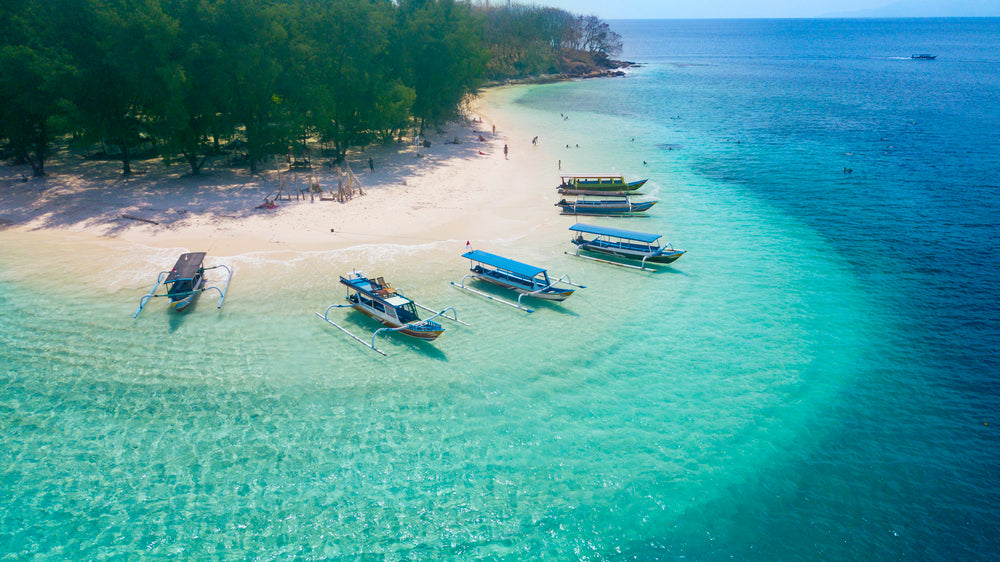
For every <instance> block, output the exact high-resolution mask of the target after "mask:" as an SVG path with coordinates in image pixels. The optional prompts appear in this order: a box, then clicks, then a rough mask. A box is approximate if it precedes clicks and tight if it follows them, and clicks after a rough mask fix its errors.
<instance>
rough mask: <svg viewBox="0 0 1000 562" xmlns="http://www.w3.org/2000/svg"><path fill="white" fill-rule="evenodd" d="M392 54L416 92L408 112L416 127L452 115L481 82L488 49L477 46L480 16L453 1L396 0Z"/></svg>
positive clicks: (433, 122)
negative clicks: (417, 123) (396, 23)
mask: <svg viewBox="0 0 1000 562" xmlns="http://www.w3.org/2000/svg"><path fill="white" fill-rule="evenodd" d="M399 22H400V24H399V38H398V40H397V41H396V44H395V46H394V47H395V57H396V59H397V60H398V61H399V62H400V63H401V64H402V67H401V69H400V75H401V76H403V77H404V82H405V83H406V84H407V85H408V86H410V87H412V88H413V90H414V93H415V94H416V97H415V99H414V102H413V114H414V116H415V117H416V118H418V119H420V123H421V127H420V128H421V130H423V128H424V126H425V125H426V124H427V123H430V124H438V123H441V122H443V121H445V120H447V119H449V118H453V117H455V116H456V115H457V112H458V108H459V105H460V103H461V101H462V99H463V98H464V97H465V96H467V95H470V94H472V93H474V92H475V91H476V90H477V89H478V88H479V87H480V86H481V85H482V80H483V74H484V71H485V68H486V62H487V61H488V60H489V52H488V51H486V49H484V48H483V47H482V42H481V40H480V38H481V33H479V29H480V28H479V26H480V25H481V20H480V19H479V18H477V17H476V16H475V14H474V13H473V11H472V8H471V7H470V6H469V5H468V4H459V3H456V2H455V1H454V0H401V1H400V3H399Z"/></svg>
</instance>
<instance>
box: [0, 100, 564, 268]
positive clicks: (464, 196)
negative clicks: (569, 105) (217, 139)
mask: <svg viewBox="0 0 1000 562" xmlns="http://www.w3.org/2000/svg"><path fill="white" fill-rule="evenodd" d="M502 90H503V89H500V90H493V91H489V92H486V93H485V94H483V95H482V96H481V97H480V98H479V99H478V100H477V101H476V103H475V104H474V105H473V108H472V112H473V113H472V115H470V116H469V117H470V121H469V122H468V123H466V124H459V123H450V124H448V125H446V126H445V127H443V128H442V129H441V130H440V131H428V134H427V135H426V137H425V138H426V139H427V140H429V141H431V146H430V147H429V148H425V147H423V146H418V145H415V144H414V143H413V142H412V139H411V140H410V141H409V142H407V143H405V144H399V143H397V144H392V145H389V146H378V145H375V146H371V147H368V148H366V149H364V150H360V151H358V150H356V151H352V152H351V153H350V154H349V155H348V164H349V165H350V167H351V169H352V170H353V172H354V173H355V174H356V176H357V177H358V179H359V180H360V182H361V187H362V189H363V190H364V193H365V195H363V196H355V197H353V198H352V199H351V200H349V201H347V202H338V201H336V200H322V199H321V196H322V197H323V198H329V197H330V195H331V191H333V192H335V191H336V190H337V187H338V178H339V175H338V173H337V171H336V170H335V169H333V168H330V167H329V166H326V165H324V164H323V163H322V162H321V161H320V159H319V158H317V157H315V156H314V157H313V160H312V169H311V170H305V171H302V170H299V171H290V170H289V169H288V168H289V166H288V164H287V163H285V162H284V161H283V160H282V161H280V162H268V163H266V164H265V166H264V169H263V170H262V171H261V172H260V173H258V174H257V175H251V174H250V173H249V171H247V169H246V168H245V167H240V168H230V167H227V166H226V165H225V160H224V157H223V159H222V160H221V161H217V162H213V163H211V164H210V165H209V166H206V168H205V170H204V173H203V174H202V175H201V176H192V175H191V174H190V168H189V167H188V166H187V165H186V164H184V163H182V162H178V163H175V164H173V165H171V166H166V165H164V163H163V162H162V161H161V160H159V159H156V160H149V161H140V162H136V163H134V164H133V169H137V170H140V173H137V174H135V175H134V176H132V177H131V178H123V177H122V176H121V173H120V170H121V163H120V162H119V161H114V160H101V161H91V160H84V159H83V158H82V157H79V156H71V155H66V154H61V155H57V157H55V158H53V159H52V161H51V162H50V164H49V165H48V166H47V172H48V177H46V178H41V179H35V178H30V177H29V178H27V181H24V180H23V179H22V175H30V172H29V170H28V169H27V167H23V169H22V168H17V167H4V168H2V169H0V170H2V175H0V185H2V189H0V226H2V228H0V244H2V245H3V246H5V247H7V248H8V249H10V251H17V252H18V253H20V254H24V253H30V252H40V253H44V251H45V249H46V248H52V247H63V246H66V245H67V244H70V242H71V241H72V244H73V245H74V247H77V248H81V249H82V250H81V251H74V252H62V253H61V254H60V258H59V259H60V260H74V259H80V260H84V259H86V260H93V259H112V257H111V256H106V255H103V254H105V253H107V252H112V253H113V254H114V255H119V256H120V255H121V253H122V252H128V253H130V254H133V255H136V256H138V257H140V258H141V257H142V256H143V255H144V254H146V255H149V256H150V259H159V260H162V259H163V258H162V257H161V256H162V255H163V253H164V252H163V250H167V249H170V250H177V251H205V252H208V253H209V255H210V256H212V257H215V258H225V257H231V256H238V255H245V254H255V253H261V252H269V253H277V254H279V255H280V254H284V253H286V252H292V253H296V252H322V251H327V250H344V249H349V248H352V247H357V246H368V245H379V244H391V245H398V246H423V245H428V244H434V243H439V242H443V241H454V242H456V243H457V244H458V246H457V247H458V248H463V247H464V244H465V241H466V240H470V241H472V242H473V244H474V245H475V244H476V243H477V242H483V241H493V240H500V239H510V238H512V237H517V236H521V235H523V234H525V233H526V232H528V231H529V230H531V229H532V228H535V227H538V226H539V225H545V224H549V225H557V224H561V223H560V222H559V215H558V213H557V212H556V210H555V209H554V208H553V207H552V204H553V203H554V197H555V192H554V189H551V187H554V186H555V183H556V182H557V181H558V170H557V169H556V166H555V165H554V164H555V162H556V160H555V159H554V158H553V157H551V156H550V155H548V154H547V153H546V151H545V150H544V149H541V148H536V147H533V146H532V143H531V139H532V136H533V135H531V134H529V133H527V132H521V131H516V130H512V129H510V128H508V127H507V126H505V123H504V122H503V118H502V115H497V114H496V104H494V103H493V101H494V98H495V97H496V96H497V92H498V91H502ZM473 119H474V120H475V121H472V120H473ZM494 125H496V133H495V134H494V133H493V129H492V128H493V126H494ZM480 137H482V138H484V139H485V141H480V140H478V139H479V138H480ZM455 139H458V144H454V140H455ZM421 140H422V139H421ZM449 141H451V142H449ZM505 144H506V145H509V146H510V148H511V150H510V155H509V159H505V157H504V150H503V148H504V145H505ZM368 158H371V159H372V160H373V162H374V165H375V172H374V173H371V172H370V170H369V169H368ZM313 182H315V183H318V184H319V185H320V186H321V187H322V188H323V190H324V192H323V193H322V194H320V193H309V192H308V191H309V186H310V185H311V184H312V183H313ZM279 186H281V187H282V188H283V190H284V193H286V194H287V193H288V192H291V193H292V195H291V197H290V199H289V198H287V197H283V198H282V199H281V200H279V201H276V203H277V207H275V208H273V209H262V208H259V206H260V205H261V204H262V203H263V202H264V200H265V197H268V196H271V197H272V198H273V197H274V194H275V192H276V191H277V190H278V188H279ZM298 190H302V193H301V195H299V194H298ZM154 223H155V224H154ZM455 247H456V246H453V245H449V249H450V250H452V253H453V251H454V249H455ZM152 256H156V257H155V258H154V257H152ZM276 257H278V256H276ZM142 261H144V260H142ZM167 261H169V260H167ZM169 265H170V264H167V263H163V264H162V266H163V267H167V266H169ZM154 269H155V268H154ZM338 273H339V272H338ZM151 275H155V272H154V273H152V274H151Z"/></svg>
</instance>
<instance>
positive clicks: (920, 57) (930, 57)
mask: <svg viewBox="0 0 1000 562" xmlns="http://www.w3.org/2000/svg"><path fill="white" fill-rule="evenodd" d="M910 58H911V59H914V60H934V59H936V58H937V55H928V54H926V53H922V54H916V55H910Z"/></svg>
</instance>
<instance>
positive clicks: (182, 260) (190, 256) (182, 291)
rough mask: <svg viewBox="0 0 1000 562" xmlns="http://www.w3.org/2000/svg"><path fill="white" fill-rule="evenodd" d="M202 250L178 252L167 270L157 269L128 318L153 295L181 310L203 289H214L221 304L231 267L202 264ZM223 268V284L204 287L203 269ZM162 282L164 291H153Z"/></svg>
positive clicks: (223, 299) (134, 316)
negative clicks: (151, 283) (143, 294)
mask: <svg viewBox="0 0 1000 562" xmlns="http://www.w3.org/2000/svg"><path fill="white" fill-rule="evenodd" d="M204 262H205V252H192V253H187V254H181V256H180V257H179V258H177V263H175V264H174V267H173V268H172V269H171V270H170V271H161V272H160V274H159V275H158V276H157V278H156V284H154V285H153V288H152V289H150V291H149V293H148V294H146V295H145V296H143V297H142V298H141V299H139V309H138V310H136V311H135V314H133V315H132V318H136V317H138V316H139V313H140V312H142V309H143V308H145V306H146V303H147V302H149V299H152V298H156V297H167V298H169V299H170V307H171V308H173V309H174V310H183V309H184V308H186V307H187V306H188V305H189V304H191V303H192V302H194V300H195V299H196V298H197V297H198V295H200V294H201V293H203V292H205V291H216V292H218V293H219V306H218V308H222V303H223V301H225V299H226V289H228V288H229V281H230V279H232V277H233V270H232V269H230V268H229V266H226V265H216V266H212V267H205V266H204ZM220 267H221V268H223V269H225V270H226V273H227V275H226V284H225V285H224V286H223V287H222V288H221V289H220V288H218V287H206V286H205V272H206V271H209V270H212V269H216V268H220ZM160 285H164V286H166V287H167V292H166V293H165V294H161V295H157V294H155V293H156V289H158V288H159V287H160Z"/></svg>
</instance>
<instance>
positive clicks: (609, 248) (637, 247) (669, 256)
mask: <svg viewBox="0 0 1000 562" xmlns="http://www.w3.org/2000/svg"><path fill="white" fill-rule="evenodd" d="M569 229H570V230H571V231H573V232H576V233H577V235H576V236H574V237H573V240H572V242H573V244H576V254H570V255H576V256H577V257H581V258H586V259H590V260H594V261H600V262H604V263H610V264H614V265H622V266H626V267H636V266H634V265H628V264H623V263H618V262H613V261H608V260H602V259H597V258H592V257H588V256H581V255H580V250H584V251H587V252H594V253H598V254H605V255H609V256H614V257H616V258H621V259H626V260H634V261H639V262H641V265H640V266H639V267H636V268H637V269H643V270H650V268H647V267H646V263H647V262H649V263H655V264H668V263H673V262H674V261H677V259H678V258H680V257H681V256H683V255H684V250H675V249H674V248H673V246H672V245H670V244H667V245H666V246H661V245H660V243H659V242H658V240H659V239H660V238H661V237H662V236H661V235H660V234H648V233H645V232H634V231H631V230H622V229H620V228H608V227H605V226H596V225H592V224H581V223H578V224H574V225H573V226H571V227H569ZM584 234H592V235H593V237H590V238H588V237H585V236H584ZM567 253H569V252H567Z"/></svg>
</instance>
